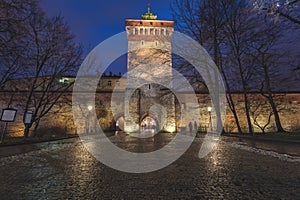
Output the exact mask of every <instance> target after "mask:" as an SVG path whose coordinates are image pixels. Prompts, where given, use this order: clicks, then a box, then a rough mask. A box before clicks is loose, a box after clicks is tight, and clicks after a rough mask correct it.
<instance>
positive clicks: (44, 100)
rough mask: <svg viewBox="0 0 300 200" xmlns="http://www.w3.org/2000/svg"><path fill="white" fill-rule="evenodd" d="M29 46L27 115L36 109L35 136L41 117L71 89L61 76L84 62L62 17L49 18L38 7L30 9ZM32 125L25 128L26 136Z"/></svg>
mask: <svg viewBox="0 0 300 200" xmlns="http://www.w3.org/2000/svg"><path fill="white" fill-rule="evenodd" d="M26 30H27V32H26V33H27V34H28V35H29V36H30V37H29V39H30V45H29V46H28V47H27V51H26V55H25V56H26V58H27V59H26V67H27V71H26V76H27V77H29V78H28V79H27V83H28V88H29V90H28V96H27V100H26V103H25V112H26V111H27V110H29V109H33V111H34V114H33V117H32V124H34V130H33V135H34V136H35V135H36V129H37V127H38V125H39V122H40V120H41V118H43V117H44V116H45V115H46V114H47V113H48V112H49V111H50V110H51V109H53V108H54V105H56V103H58V102H59V100H60V99H61V97H62V95H63V94H64V92H66V91H67V90H69V88H70V87H71V86H72V82H70V83H66V82H65V83H61V82H60V81H59V78H60V76H62V75H64V74H72V73H74V70H76V67H77V66H78V65H79V63H80V60H81V49H80V48H79V47H78V46H77V45H76V44H75V42H74V36H73V35H72V34H71V33H70V30H69V28H68V26H67V25H66V24H65V22H64V21H63V18H62V17H61V16H57V17H54V18H51V19H49V18H47V17H45V14H44V13H43V11H42V10H41V9H40V8H39V7H38V6H36V7H34V8H32V10H31V15H30V18H29V19H28V24H27V29H26ZM32 124H30V125H28V126H26V128H25V130H24V134H25V137H26V136H27V135H28V132H29V129H30V127H31V126H32Z"/></svg>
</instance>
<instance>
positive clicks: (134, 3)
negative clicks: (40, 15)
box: [41, 0, 172, 50]
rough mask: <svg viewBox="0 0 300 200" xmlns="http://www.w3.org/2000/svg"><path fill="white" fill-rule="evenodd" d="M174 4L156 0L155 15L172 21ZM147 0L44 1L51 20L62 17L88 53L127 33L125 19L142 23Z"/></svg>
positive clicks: (154, 3) (42, 1) (43, 4)
mask: <svg viewBox="0 0 300 200" xmlns="http://www.w3.org/2000/svg"><path fill="white" fill-rule="evenodd" d="M170 2H171V0H152V1H151V11H152V12H153V13H154V14H156V15H158V19H166V20H171V19H172V15H171V10H170ZM147 4H148V1H147V0H130V1H129V0H106V1H102V0H41V5H42V7H43V9H45V10H46V12H47V14H48V15H49V16H54V15H57V14H61V15H62V16H64V17H65V20H66V21H67V23H68V24H69V25H70V28H71V31H72V32H73V33H74V34H75V35H76V36H77V40H78V41H79V42H81V43H82V44H83V45H84V47H85V49H86V50H91V49H92V48H94V47H95V46H96V45H98V44H99V43H100V42H102V41H103V40H105V39H107V38H109V37H110V36H112V35H114V34H117V33H119V32H122V31H125V19H126V18H136V19H140V18H141V14H143V13H145V12H146V11H147Z"/></svg>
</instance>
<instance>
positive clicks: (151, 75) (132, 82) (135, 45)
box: [125, 4, 176, 132]
mask: <svg viewBox="0 0 300 200" xmlns="http://www.w3.org/2000/svg"><path fill="white" fill-rule="evenodd" d="M156 18H157V16H155V15H153V14H152V13H151V12H150V4H149V7H148V12H147V13H146V14H144V15H142V19H127V20H126V31H127V37H128V75H127V91H126V92H127V94H129V96H127V98H128V100H129V102H128V105H129V106H127V108H126V106H125V131H126V132H137V131H140V130H141V129H143V130H145V129H152V130H153V129H155V130H156V131H159V130H162V131H166V132H175V131H176V120H175V97H174V95H173V94H172V93H171V92H170V90H169V89H168V88H170V87H171V86H172V81H171V78H172V54H171V40H172V33H173V31H174V21H167V20H157V19H156ZM161 80H166V83H165V84H161ZM129 116H130V117H129Z"/></svg>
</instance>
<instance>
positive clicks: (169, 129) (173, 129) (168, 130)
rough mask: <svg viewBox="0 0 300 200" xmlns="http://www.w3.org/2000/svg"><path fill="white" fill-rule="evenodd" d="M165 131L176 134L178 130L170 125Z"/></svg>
mask: <svg viewBox="0 0 300 200" xmlns="http://www.w3.org/2000/svg"><path fill="white" fill-rule="evenodd" d="M165 130H166V131H167V132H169V133H174V132H175V131H176V128H175V126H174V125H169V126H167V127H166V129H165Z"/></svg>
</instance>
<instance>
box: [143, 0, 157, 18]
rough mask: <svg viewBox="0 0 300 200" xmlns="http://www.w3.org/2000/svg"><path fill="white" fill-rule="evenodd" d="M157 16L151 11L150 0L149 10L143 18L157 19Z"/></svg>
mask: <svg viewBox="0 0 300 200" xmlns="http://www.w3.org/2000/svg"><path fill="white" fill-rule="evenodd" d="M156 18H157V16H156V15H153V14H152V13H151V8H150V1H148V12H147V13H145V14H143V15H142V19H143V20H156Z"/></svg>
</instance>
